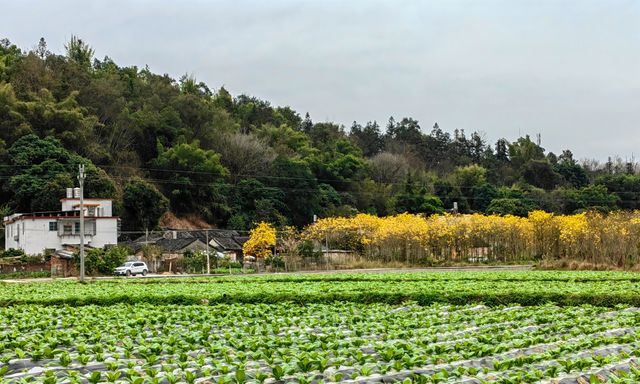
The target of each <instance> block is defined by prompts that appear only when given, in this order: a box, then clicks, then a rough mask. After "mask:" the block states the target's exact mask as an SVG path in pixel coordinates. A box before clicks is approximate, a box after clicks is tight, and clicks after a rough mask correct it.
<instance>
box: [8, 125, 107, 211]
mask: <svg viewBox="0 0 640 384" xmlns="http://www.w3.org/2000/svg"><path fill="white" fill-rule="evenodd" d="M8 161H9V165H11V167H12V168H11V176H10V177H9V180H8V184H7V185H5V192H6V193H7V194H8V195H9V196H10V197H9V198H10V199H11V202H12V206H13V207H14V208H15V209H16V210H18V211H23V212H25V211H26V212H28V211H47V210H57V209H59V206H60V198H62V197H63V196H64V195H65V188H71V187H74V186H77V181H76V180H75V179H76V175H77V172H78V165H80V164H84V165H85V171H86V174H87V178H86V180H85V196H87V197H103V198H112V197H115V193H116V190H115V186H114V184H113V181H112V180H111V179H110V178H109V176H108V175H107V174H106V173H105V172H104V171H103V170H101V169H99V168H97V167H96V166H95V165H93V163H91V161H89V160H88V159H85V158H82V157H80V156H79V155H77V154H74V153H72V152H69V151H68V150H66V149H65V148H64V147H63V146H62V144H61V143H60V141H58V140H56V139H54V138H51V137H47V138H44V139H41V138H39V137H37V136H35V135H26V136H23V137H22V138H20V139H18V140H17V141H16V142H15V143H14V144H13V145H12V146H11V148H9V151H8Z"/></svg>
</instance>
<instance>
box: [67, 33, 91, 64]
mask: <svg viewBox="0 0 640 384" xmlns="http://www.w3.org/2000/svg"><path fill="white" fill-rule="evenodd" d="M64 48H65V49H66V50H67V57H68V58H69V60H71V61H73V62H74V63H76V64H77V65H79V66H80V67H82V68H87V69H88V68H89V67H91V61H92V60H93V54H94V50H93V48H91V46H89V44H87V43H86V42H84V41H82V39H80V38H78V36H75V35H71V40H69V42H68V43H67V44H65V46H64Z"/></svg>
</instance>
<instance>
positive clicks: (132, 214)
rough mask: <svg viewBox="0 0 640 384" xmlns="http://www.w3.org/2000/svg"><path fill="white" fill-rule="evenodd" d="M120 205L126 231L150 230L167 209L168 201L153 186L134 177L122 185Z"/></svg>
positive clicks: (156, 224)
mask: <svg viewBox="0 0 640 384" xmlns="http://www.w3.org/2000/svg"><path fill="white" fill-rule="evenodd" d="M122 205H123V208H124V213H123V222H124V227H125V228H126V229H129V230H141V229H145V230H150V229H154V228H156V227H157V226H158V221H159V220H160V218H161V217H162V215H164V214H165V212H167V210H168V209H169V200H168V199H167V198H166V197H164V195H163V194H162V193H160V191H159V190H158V189H157V188H156V187H155V186H154V185H153V184H151V183H149V182H147V181H145V180H143V179H141V178H138V177H135V178H132V179H130V180H129V181H127V183H126V184H125V185H124V188H123V191H122Z"/></svg>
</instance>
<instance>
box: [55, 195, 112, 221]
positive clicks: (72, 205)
mask: <svg viewBox="0 0 640 384" xmlns="http://www.w3.org/2000/svg"><path fill="white" fill-rule="evenodd" d="M60 202H61V203H62V210H63V211H73V210H76V209H78V206H79V205H80V199H62V200H60ZM84 202H85V204H98V205H99V206H100V208H101V212H100V216H103V217H109V216H112V215H113V203H112V201H111V200H109V199H89V198H87V199H84Z"/></svg>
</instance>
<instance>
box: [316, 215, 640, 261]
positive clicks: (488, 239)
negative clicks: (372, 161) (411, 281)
mask: <svg viewBox="0 0 640 384" xmlns="http://www.w3.org/2000/svg"><path fill="white" fill-rule="evenodd" d="M303 237H304V238H306V239H311V240H316V241H319V242H322V243H324V242H325V241H326V242H330V243H331V244H332V246H333V247H340V248H345V249H351V250H354V251H357V252H360V253H362V254H363V256H366V257H369V258H376V259H379V260H386V261H403V262H409V263H416V262H418V263H429V262H447V261H451V262H468V261H487V262H490V261H503V262H511V261H530V260H541V259H561V258H567V259H575V260H584V261H589V262H594V263H600V262H603V263H616V264H622V265H629V264H635V263H636V261H637V260H640V254H639V253H640V252H639V251H640V212H614V213H609V214H602V213H595V212H589V213H580V214H575V215H554V214H551V213H547V212H543V211H533V212H530V213H529V215H528V217H516V216H498V215H482V214H469V215H450V214H445V215H433V216H428V217H427V216H423V215H412V214H407V213H404V214H399V215H395V216H387V217H377V216H373V215H368V214H359V215H357V216H354V217H350V218H346V217H332V218H325V219H320V220H318V221H317V222H316V223H314V224H312V225H310V226H309V227H307V228H306V229H305V231H304V232H303Z"/></svg>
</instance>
